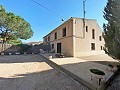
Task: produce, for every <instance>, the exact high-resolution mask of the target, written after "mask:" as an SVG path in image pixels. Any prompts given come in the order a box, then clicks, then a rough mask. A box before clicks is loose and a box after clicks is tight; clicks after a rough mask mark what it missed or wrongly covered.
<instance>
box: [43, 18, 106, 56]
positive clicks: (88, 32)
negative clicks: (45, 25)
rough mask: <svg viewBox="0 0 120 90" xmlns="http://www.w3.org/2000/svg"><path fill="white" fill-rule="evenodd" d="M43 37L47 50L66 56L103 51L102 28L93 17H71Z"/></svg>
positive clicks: (101, 52) (95, 53)
mask: <svg viewBox="0 0 120 90" xmlns="http://www.w3.org/2000/svg"><path fill="white" fill-rule="evenodd" d="M84 22H85V23H84ZM43 39H44V41H43V43H44V45H45V46H46V50H47V51H54V52H55V53H63V54H65V55H66V56H73V57H81V56H89V55H98V54H104V53H105V52H104V50H103V48H104V39H103V37H102V30H101V28H100V26H99V25H98V23H97V21H96V20H94V19H83V18H76V17H71V18H70V19H69V20H67V21H66V22H64V23H63V24H61V25H60V26H58V27H57V28H56V29H54V30H53V31H51V32H50V33H49V34H47V35H46V36H44V37H43Z"/></svg>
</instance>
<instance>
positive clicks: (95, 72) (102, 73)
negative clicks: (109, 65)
mask: <svg viewBox="0 0 120 90" xmlns="http://www.w3.org/2000/svg"><path fill="white" fill-rule="evenodd" d="M90 72H92V73H94V74H97V75H105V73H104V72H103V71H101V70H98V69H90Z"/></svg>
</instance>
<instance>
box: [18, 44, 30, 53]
mask: <svg viewBox="0 0 120 90" xmlns="http://www.w3.org/2000/svg"><path fill="white" fill-rule="evenodd" d="M18 46H19V47H20V48H21V49H20V52H27V51H28V49H30V48H31V46H30V45H27V44H19V45H18Z"/></svg>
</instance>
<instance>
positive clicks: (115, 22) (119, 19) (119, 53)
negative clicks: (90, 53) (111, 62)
mask: <svg viewBox="0 0 120 90" xmlns="http://www.w3.org/2000/svg"><path fill="white" fill-rule="evenodd" d="M104 18H105V19H106V20H107V21H108V22H107V24H104V25H103V29H104V34H103V37H104V40H105V51H106V53H108V54H109V55H110V56H112V57H113V58H115V59H120V0H108V2H107V5H106V7H105V8H104Z"/></svg>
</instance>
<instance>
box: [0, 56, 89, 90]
mask: <svg viewBox="0 0 120 90" xmlns="http://www.w3.org/2000/svg"><path fill="white" fill-rule="evenodd" d="M0 90H89V89H88V88H87V87H85V86H84V85H82V84H80V83H78V82H76V81H75V80H74V79H72V78H71V77H69V76H68V75H66V74H65V73H63V72H61V71H58V69H56V68H52V67H51V66H50V65H49V64H48V63H47V62H46V60H45V59H44V58H43V57H42V56H40V55H11V56H0Z"/></svg>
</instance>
